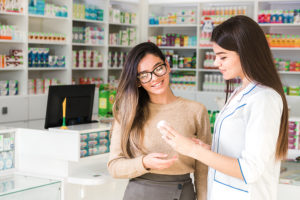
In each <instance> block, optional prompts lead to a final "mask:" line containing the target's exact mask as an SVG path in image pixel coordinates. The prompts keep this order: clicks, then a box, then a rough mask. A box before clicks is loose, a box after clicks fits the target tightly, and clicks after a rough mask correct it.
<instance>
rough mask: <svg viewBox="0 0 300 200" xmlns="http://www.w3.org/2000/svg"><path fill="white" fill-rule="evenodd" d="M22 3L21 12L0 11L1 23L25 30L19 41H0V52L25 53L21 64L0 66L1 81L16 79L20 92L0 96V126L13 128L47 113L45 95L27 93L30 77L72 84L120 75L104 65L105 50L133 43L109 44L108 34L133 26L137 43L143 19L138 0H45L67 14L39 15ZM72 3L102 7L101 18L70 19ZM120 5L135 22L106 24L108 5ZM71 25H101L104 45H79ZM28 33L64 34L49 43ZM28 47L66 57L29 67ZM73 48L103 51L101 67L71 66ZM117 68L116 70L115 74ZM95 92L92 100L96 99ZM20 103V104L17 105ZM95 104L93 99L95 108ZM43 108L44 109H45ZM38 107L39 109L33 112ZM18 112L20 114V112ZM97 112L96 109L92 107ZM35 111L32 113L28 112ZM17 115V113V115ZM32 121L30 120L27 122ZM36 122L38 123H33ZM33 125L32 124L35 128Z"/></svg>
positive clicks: (121, 48) (116, 6)
mask: <svg viewBox="0 0 300 200" xmlns="http://www.w3.org/2000/svg"><path fill="white" fill-rule="evenodd" d="M21 1H22V2H23V5H24V13H21V14H19V13H10V12H0V22H1V23H2V24H8V25H16V26H17V27H18V28H19V30H20V31H23V32H24V33H25V37H24V40H22V41H8V40H0V54H8V53H9V50H10V49H22V50H23V54H24V66H23V67H17V68H3V69H0V80H18V81H19V95H17V96H0V105H1V107H0V109H2V108H8V113H7V114H1V113H0V125H8V126H13V127H24V128H26V127H32V126H31V125H30V124H37V123H41V124H42V123H43V119H44V118H45V112H46V109H45V108H46V103H47V95H45V94H38V95H36V94H35V95H31V94H29V92H28V89H29V88H28V80H29V79H46V78H51V79H57V80H58V81H59V82H60V83H61V84H71V83H72V79H74V80H75V82H76V83H77V82H78V79H79V78H80V77H92V78H102V79H103V81H104V82H105V83H107V81H108V77H109V72H110V71H112V74H116V75H119V74H120V70H118V71H116V70H110V69H109V68H108V65H107V60H108V51H109V50H110V49H113V50H122V51H123V50H124V51H126V52H128V51H129V50H130V49H131V48H132V46H129V47H128V46H109V33H110V32H112V31H114V30H116V29H118V30H122V29H123V28H136V30H137V34H138V36H137V43H138V42H139V41H140V40H139V38H140V37H139V32H138V31H139V26H140V23H141V22H142V21H141V20H139V6H140V2H139V1H138V0H126V1H123V0H121V1H118V0H115V1H114V0H77V1H71V0H45V2H46V3H51V4H55V5H59V6H67V12H68V16H67V17H56V16H41V15H33V14H29V13H28V2H29V1H28V0H21ZM75 3H80V4H85V5H87V4H90V5H96V6H97V7H99V8H100V9H103V11H104V13H103V14H104V15H103V21H97V20H89V19H76V18H73V13H72V12H73V5H74V4H75ZM110 6H112V7H114V8H119V9H121V10H122V11H124V12H125V11H126V12H134V13H136V15H137V16H136V19H137V20H136V21H137V23H136V24H129V23H128V24H121V23H109V8H110ZM74 26H82V27H86V26H91V27H102V28H103V29H104V41H103V44H82V43H73V42H72V28H73V27H74ZM28 32H34V33H36V32H43V33H62V34H65V35H66V36H67V37H66V41H65V42H52V41H51V42H50V41H43V40H29V39H28ZM28 48H49V50H50V55H59V56H65V59H66V66H65V68H62V67H60V68H50V67H49V68H46V67H29V66H28ZM72 50H97V51H98V52H100V53H101V54H102V57H103V64H102V67H101V68H83V67H79V68H73V65H72ZM115 71H116V73H115ZM97 95H98V91H96V93H95V101H96V100H98V98H96V96H97ZM16 105H22V106H20V107H19V106H16ZM97 105H98V103H97V102H95V105H94V107H97ZM44 107H45V108H44ZM36 110H38V111H36ZM19 112H21V114H19ZM94 112H97V109H94ZM31 113H34V114H31ZM16 115H18V116H16ZM31 121H33V123H30V122H31ZM35 122H37V123H35ZM34 127H35V126H33V128H34Z"/></svg>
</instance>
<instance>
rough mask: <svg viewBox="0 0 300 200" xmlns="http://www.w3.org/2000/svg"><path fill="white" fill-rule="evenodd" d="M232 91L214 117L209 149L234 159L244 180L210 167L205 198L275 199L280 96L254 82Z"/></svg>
mask: <svg viewBox="0 0 300 200" xmlns="http://www.w3.org/2000/svg"><path fill="white" fill-rule="evenodd" d="M237 90H238V88H237V89H236V91H237ZM236 91H235V92H236ZM235 92H234V93H233V94H232V95H231V98H229V102H228V103H227V104H225V106H224V107H223V109H222V110H221V111H220V114H219V116H218V117H217V120H216V123H215V130H214V137H213V142H212V150H213V151H214V152H217V153H219V154H222V155H226V156H229V157H232V158H236V159H237V160H238V162H239V165H240V170H241V172H242V175H243V178H244V180H241V179H238V178H234V177H232V176H228V175H226V174H223V173H221V172H219V171H216V170H215V169H213V168H210V169H209V172H208V200H227V199H228V200H276V199H277V185H278V181H279V173H280V162H279V161H276V160H275V150H276V143H277V138H278V135H279V128H280V121H281V115H282V108H283V103H282V99H281V96H280V95H279V94H278V93H277V92H276V91H275V90H273V89H271V88H269V87H265V86H262V85H259V84H255V83H250V84H249V85H248V86H247V87H246V88H245V89H244V90H242V91H241V92H240V93H239V94H237V95H236V96H234V97H233V98H232V96H233V95H234V94H235Z"/></svg>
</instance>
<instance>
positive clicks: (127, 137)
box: [113, 42, 165, 158]
mask: <svg viewBox="0 0 300 200" xmlns="http://www.w3.org/2000/svg"><path fill="white" fill-rule="evenodd" d="M147 54H152V55H155V56H157V57H159V58H160V59H161V60H162V61H165V56H164V54H163V53H162V52H161V50H160V49H159V48H158V47H157V46H156V45H155V44H153V43H151V42H144V43H141V44H138V45H137V46H135V47H134V48H133V49H132V50H131V51H130V52H129V54H128V55H127V58H126V61H125V63H124V68H123V70H122V73H121V77H120V82H119V86H118V89H117V95H116V100H115V104H114V107H113V115H114V118H115V120H117V122H118V123H119V124H120V126H121V138H122V139H121V149H122V151H123V153H124V155H125V156H126V157H128V158H133V157H134V156H135V155H134V152H136V151H140V152H144V150H143V145H142V141H143V137H144V134H143V131H142V129H143V127H144V124H145V122H146V120H147V118H148V113H149V112H148V107H147V104H148V102H149V101H150V98H149V95H148V93H147V91H146V90H145V89H144V88H143V87H139V85H140V83H139V81H138V79H137V72H138V64H139V63H140V61H141V59H142V58H144V57H145V55H147Z"/></svg>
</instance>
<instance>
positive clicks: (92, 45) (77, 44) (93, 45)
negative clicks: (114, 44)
mask: <svg viewBox="0 0 300 200" xmlns="http://www.w3.org/2000/svg"><path fill="white" fill-rule="evenodd" d="M72 45H73V46H83V47H106V45H104V44H88V43H76V42H74V43H72Z"/></svg>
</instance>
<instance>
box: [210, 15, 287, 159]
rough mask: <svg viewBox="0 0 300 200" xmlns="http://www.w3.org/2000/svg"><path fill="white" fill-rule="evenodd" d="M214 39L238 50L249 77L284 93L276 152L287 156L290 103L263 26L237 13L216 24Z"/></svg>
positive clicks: (230, 48)
mask: <svg viewBox="0 0 300 200" xmlns="http://www.w3.org/2000/svg"><path fill="white" fill-rule="evenodd" d="M211 41H213V42H215V43H216V44H218V45H219V46H220V47H222V48H224V49H227V50H229V51H235V52H237V53H238V55H239V56H240V60H241V65H242V69H243V72H244V74H245V75H246V77H247V78H249V79H250V80H253V81H255V82H257V83H259V84H262V85H265V86H268V87H270V88H272V89H274V90H275V91H276V92H277V93H278V94H279V95H280V96H281V98H282V102H283V111H282V116H281V123H280V131H279V136H278V139H277V145H276V154H275V156H276V159H277V160H280V159H283V158H285V156H286V154H287V151H288V106H287V101H286V98H285V94H284V92H283V87H282V83H281V81H280V78H279V75H278V73H277V71H276V68H275V64H274V62H273V57H272V53H271V50H270V47H269V45H268V42H267V40H266V37H265V35H264V32H263V30H262V29H261V28H260V27H259V25H258V24H257V23H256V22H255V21H253V20H252V19H251V18H249V17H246V16H235V17H232V18H230V19H228V20H227V21H225V22H223V23H222V24H220V25H219V26H217V27H216V28H214V30H213V32H212V38H211ZM227 84H230V81H227ZM227 88H229V86H227ZM228 92H229V91H226V93H227V94H226V96H228Z"/></svg>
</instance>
